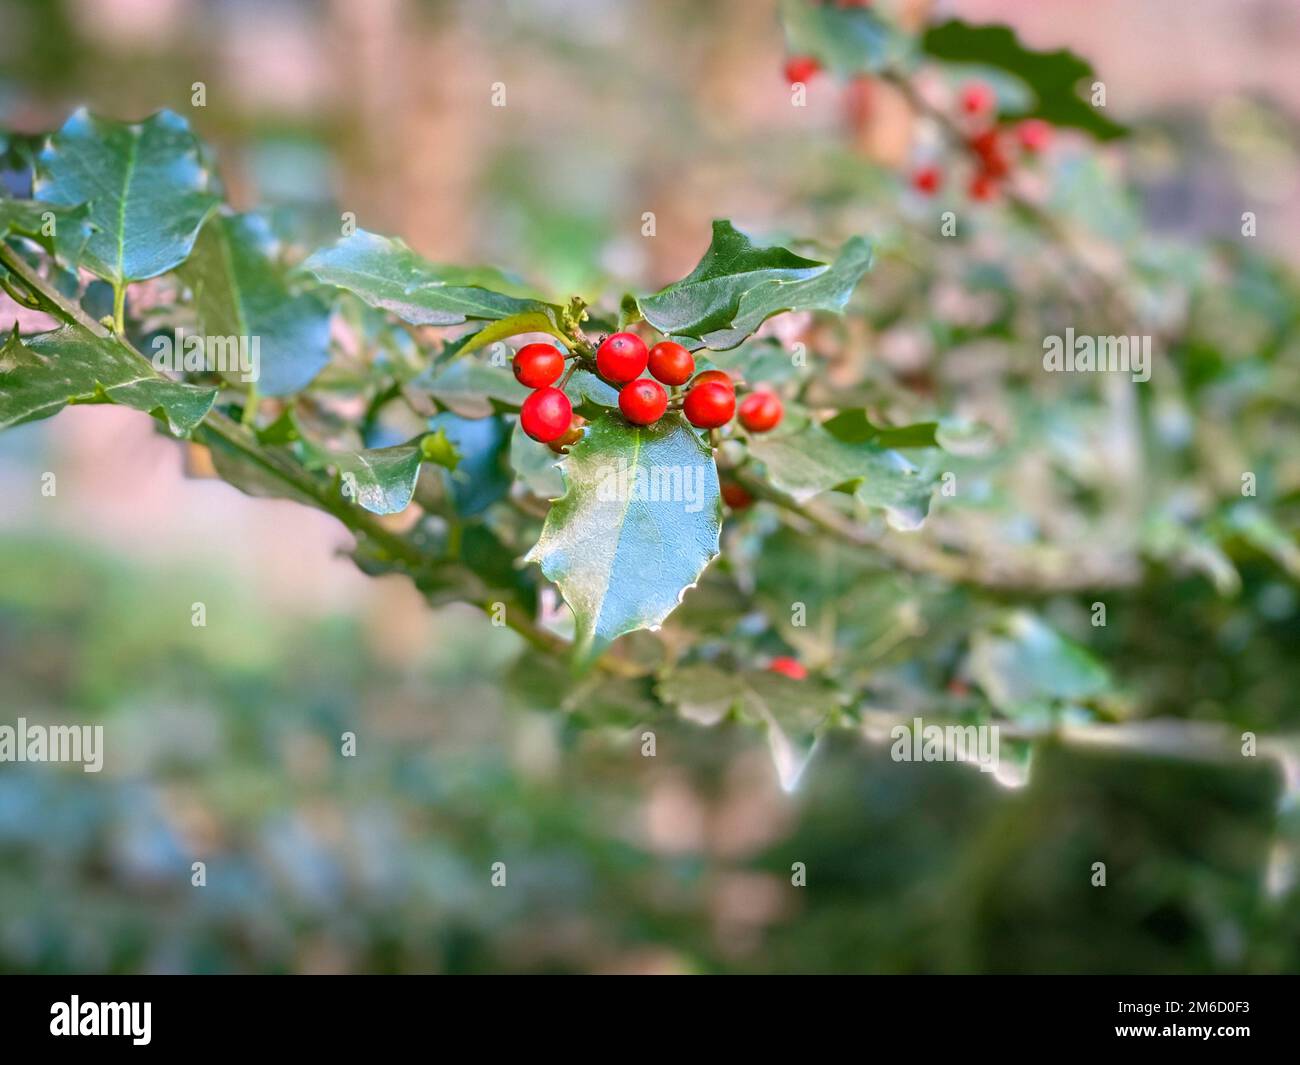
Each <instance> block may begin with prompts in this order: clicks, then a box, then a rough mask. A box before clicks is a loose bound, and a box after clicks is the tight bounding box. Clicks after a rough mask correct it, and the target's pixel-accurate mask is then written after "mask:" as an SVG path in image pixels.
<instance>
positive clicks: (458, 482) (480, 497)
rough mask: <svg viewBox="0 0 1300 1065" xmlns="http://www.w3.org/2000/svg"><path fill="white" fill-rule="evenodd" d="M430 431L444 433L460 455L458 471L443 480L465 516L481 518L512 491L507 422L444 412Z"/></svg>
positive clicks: (447, 472)
mask: <svg viewBox="0 0 1300 1065" xmlns="http://www.w3.org/2000/svg"><path fill="white" fill-rule="evenodd" d="M511 379H512V380H513V376H512V377H511ZM429 428H430V429H432V430H434V432H440V433H442V434H443V435H444V436H445V437H446V439H447V440H449V441H450V442H451V443H452V445H453V446H454V447H455V448H456V451H457V452H458V453H459V454H460V461H459V462H458V463H457V464H456V468H455V469H454V470H445V471H443V479H444V480H445V482H446V483H447V485H448V488H449V489H450V492H451V498H452V502H453V503H454V504H455V505H456V510H457V511H458V512H459V513H460V514H461V515H463V516H465V517H474V516H475V515H478V514H481V513H482V512H483V511H485V510H486V509H487V508H488V507H490V506H491V505H492V504H493V503H495V502H496V501H497V500H498V499H501V498H503V497H504V496H505V494H506V493H507V492H508V491H509V490H510V481H511V478H510V474H509V471H508V470H507V469H506V466H505V451H506V448H507V446H508V443H509V434H508V432H507V430H506V426H505V421H504V419H502V418H499V417H492V418H462V417H461V416H460V415H458V414H454V413H452V412H450V411H444V412H443V413H441V414H435V415H434V416H433V417H432V418H430V419H429Z"/></svg>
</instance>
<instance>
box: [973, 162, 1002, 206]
mask: <svg viewBox="0 0 1300 1065" xmlns="http://www.w3.org/2000/svg"><path fill="white" fill-rule="evenodd" d="M966 194H967V195H968V196H970V198H971V199H972V200H978V201H979V202H981V203H987V202H988V201H989V200H991V199H993V198H994V197H995V196H997V194H998V179H997V178H996V177H994V176H993V175H992V174H990V173H989V172H988V171H987V170H980V171H978V172H977V173H976V174H975V176H974V177H972V178H971V179H970V184H969V185H968V186H967V187H966Z"/></svg>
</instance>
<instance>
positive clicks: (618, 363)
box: [596, 333, 650, 385]
mask: <svg viewBox="0 0 1300 1065" xmlns="http://www.w3.org/2000/svg"><path fill="white" fill-rule="evenodd" d="M649 358H650V353H649V352H648V351H646V347H645V341H644V340H642V339H641V338H640V337H639V336H637V335H636V334H635V333H613V334H611V335H610V336H607V337H606V338H605V339H604V340H602V341H601V342H600V347H598V348H597V349H596V369H597V370H599V371H600V376H601V377H603V378H604V379H605V380H606V381H612V382H613V383H614V384H616V385H623V384H627V382H628V381H635V380H636V379H637V378H638V377H640V376H641V375H642V374H643V373H645V364H646V361H647V360H648V359H649Z"/></svg>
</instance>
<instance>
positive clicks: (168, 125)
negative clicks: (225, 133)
mask: <svg viewBox="0 0 1300 1065" xmlns="http://www.w3.org/2000/svg"><path fill="white" fill-rule="evenodd" d="M35 191H36V196H37V198H38V199H39V200H41V201H42V202H44V203H50V204H59V205H62V206H64V207H80V206H82V205H85V206H86V208H87V210H88V212H89V214H88V218H89V221H90V224H91V225H92V226H93V227H94V229H93V232H91V234H90V237H89V239H88V240H87V241H86V245H85V251H84V254H83V256H82V257H81V262H82V265H84V266H85V267H86V268H87V269H88V270H91V271H93V272H94V273H95V274H97V275H98V276H100V277H102V278H103V279H104V280H105V281H109V282H111V283H112V284H113V285H114V286H117V287H121V286H122V285H123V284H125V283H126V282H128V281H141V280H144V279H145V278H150V277H157V276H158V275H159V274H162V273H166V272H167V271H168V270H172V269H175V268H176V267H177V266H179V265H180V264H181V263H183V262H184V261H185V259H186V257H187V256H188V255H189V253H190V250H191V249H192V248H193V247H194V241H195V239H196V238H197V237H198V235H199V229H200V227H202V225H203V222H204V220H205V219H206V218H207V217H208V215H209V214H211V213H212V211H213V210H214V209H215V208H216V206H217V204H218V203H220V196H219V195H218V192H217V188H216V182H215V179H214V177H213V174H212V170H211V168H210V167H209V166H208V163H207V161H206V160H205V159H204V158H203V156H202V153H201V151H200V145H199V142H198V140H197V139H196V138H195V137H194V135H193V134H192V133H191V132H190V127H189V123H187V122H186V121H185V119H183V118H181V117H180V116H179V115H176V114H174V113H172V112H171V111H159V112H158V113H157V114H156V115H153V116H151V117H150V118H147V119H145V120H144V121H143V122H134V123H132V122H114V121H112V120H110V119H104V118H96V117H95V116H94V115H91V114H89V113H88V112H86V111H85V110H81V111H78V112H76V113H75V114H74V115H73V116H72V117H71V118H69V119H68V121H67V122H66V123H64V125H63V128H62V129H60V130H59V131H58V132H57V133H55V134H54V135H53V136H51V137H50V139H49V142H48V144H47V146H46V148H45V149H44V150H43V151H42V152H41V153H40V155H39V156H37V158H36V184H35Z"/></svg>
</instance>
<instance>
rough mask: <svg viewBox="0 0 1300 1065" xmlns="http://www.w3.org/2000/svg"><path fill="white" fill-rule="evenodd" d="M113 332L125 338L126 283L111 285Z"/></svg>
mask: <svg viewBox="0 0 1300 1065" xmlns="http://www.w3.org/2000/svg"><path fill="white" fill-rule="evenodd" d="M113 332H114V333H116V334H117V335H118V336H120V337H124V336H126V282H125V281H122V282H114V283H113Z"/></svg>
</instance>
